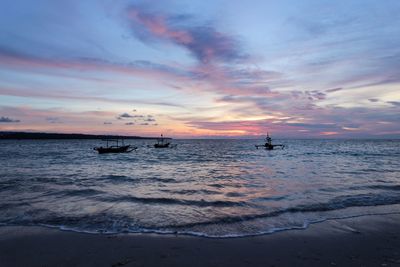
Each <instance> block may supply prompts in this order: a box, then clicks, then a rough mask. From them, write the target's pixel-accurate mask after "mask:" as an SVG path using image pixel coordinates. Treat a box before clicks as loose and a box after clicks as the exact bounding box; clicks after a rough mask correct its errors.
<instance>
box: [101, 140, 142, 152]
mask: <svg viewBox="0 0 400 267" xmlns="http://www.w3.org/2000/svg"><path fill="white" fill-rule="evenodd" d="M103 141H105V142H107V143H106V147H102V146H100V147H95V148H93V149H94V150H96V151H97V152H99V154H105V153H128V152H131V151H133V150H135V149H137V147H135V146H131V145H125V143H124V139H103ZM109 142H115V143H116V145H111V146H109V145H108V144H109ZM120 143H121V145H120Z"/></svg>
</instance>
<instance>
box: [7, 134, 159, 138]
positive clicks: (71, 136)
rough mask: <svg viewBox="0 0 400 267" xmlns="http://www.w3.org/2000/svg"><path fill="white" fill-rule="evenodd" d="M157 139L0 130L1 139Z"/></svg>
mask: <svg viewBox="0 0 400 267" xmlns="http://www.w3.org/2000/svg"><path fill="white" fill-rule="evenodd" d="M118 138H122V139H156V138H157V137H141V136H122V135H93V134H68V133H28V132H0V139H118Z"/></svg>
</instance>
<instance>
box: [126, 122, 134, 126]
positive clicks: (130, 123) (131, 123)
mask: <svg viewBox="0 0 400 267" xmlns="http://www.w3.org/2000/svg"><path fill="white" fill-rule="evenodd" d="M125 125H135V123H134V122H127V123H125Z"/></svg>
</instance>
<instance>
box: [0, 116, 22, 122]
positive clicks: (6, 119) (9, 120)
mask: <svg viewBox="0 0 400 267" xmlns="http://www.w3.org/2000/svg"><path fill="white" fill-rule="evenodd" d="M17 122H21V121H20V120H15V119H11V118H9V117H0V123H17Z"/></svg>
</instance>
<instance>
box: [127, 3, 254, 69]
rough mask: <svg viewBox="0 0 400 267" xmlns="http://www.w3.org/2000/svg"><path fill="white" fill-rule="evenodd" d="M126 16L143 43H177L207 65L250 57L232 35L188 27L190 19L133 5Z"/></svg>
mask: <svg viewBox="0 0 400 267" xmlns="http://www.w3.org/2000/svg"><path fill="white" fill-rule="evenodd" d="M127 16H128V18H129V20H130V25H131V28H132V30H133V32H134V33H135V34H136V35H137V36H138V37H139V38H141V39H142V40H145V41H148V40H164V41H169V42H172V43H175V44H177V45H179V46H181V47H184V48H185V49H187V50H188V51H190V52H191V53H192V54H193V55H194V56H195V57H196V58H197V59H198V60H199V61H200V62H202V63H204V64H207V63H210V62H213V61H222V62H232V61H238V60H242V59H245V58H246V57H247V55H245V54H244V53H243V52H242V51H241V50H240V45H239V42H238V41H237V40H235V38H233V37H232V36H229V35H227V34H224V33H222V32H219V31H217V30H216V29H215V28H214V27H213V26H211V25H207V24H204V25H195V24H192V25H189V23H190V19H191V16H187V15H184V16H170V15H167V14H154V12H150V11H147V10H146V9H145V8H143V7H138V6H130V7H129V8H128V9H127ZM182 22H184V23H185V25H182Z"/></svg>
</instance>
